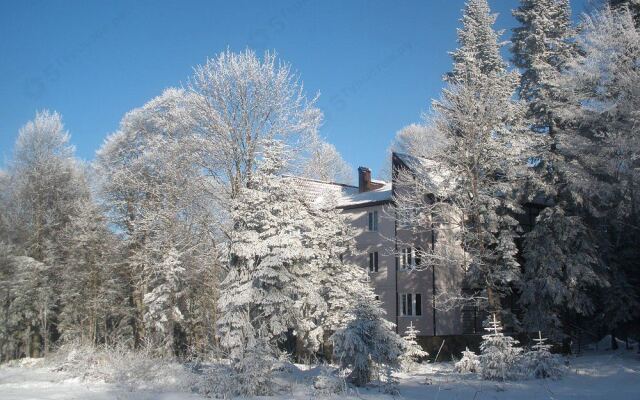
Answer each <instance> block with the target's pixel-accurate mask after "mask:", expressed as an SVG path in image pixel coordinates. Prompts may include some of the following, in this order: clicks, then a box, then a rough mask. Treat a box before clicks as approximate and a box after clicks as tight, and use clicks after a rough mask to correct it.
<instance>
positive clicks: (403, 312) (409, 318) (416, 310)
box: [298, 153, 477, 352]
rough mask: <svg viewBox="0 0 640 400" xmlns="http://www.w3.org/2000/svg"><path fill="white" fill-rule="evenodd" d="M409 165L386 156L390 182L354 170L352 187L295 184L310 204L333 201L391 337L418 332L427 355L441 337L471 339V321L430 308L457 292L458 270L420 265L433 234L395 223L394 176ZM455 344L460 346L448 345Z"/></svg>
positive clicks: (465, 315)
mask: <svg viewBox="0 0 640 400" xmlns="http://www.w3.org/2000/svg"><path fill="white" fill-rule="evenodd" d="M410 159H411V157H409V156H406V155H403V154H398V153H394V154H393V155H392V171H393V172H392V180H391V182H383V181H378V180H374V179H372V178H371V171H370V170H369V169H368V168H366V167H360V168H358V186H351V185H344V184H336V183H329V182H322V181H317V180H311V179H303V178H298V179H300V181H301V185H300V186H301V188H302V190H303V191H305V192H306V193H307V195H308V196H309V197H310V198H317V197H318V196H320V195H321V193H323V192H326V191H327V190H328V191H333V193H334V194H337V195H338V198H339V199H340V200H339V202H338V208H340V209H342V210H343V212H344V214H346V215H347V216H348V220H349V221H350V222H351V224H352V225H353V227H354V228H355V230H356V233H357V235H356V247H357V250H358V251H357V253H356V254H355V255H353V256H350V257H352V260H351V261H353V262H354V263H355V264H357V265H361V266H362V268H364V269H365V270H366V271H367V272H368V273H369V278H370V280H371V283H372V285H373V286H374V289H375V293H376V296H377V297H378V298H379V300H381V302H382V304H383V307H384V309H385V311H386V313H387V318H388V319H389V320H390V321H391V322H393V323H394V324H396V327H397V328H396V329H397V331H398V332H399V333H403V332H404V331H405V329H406V328H407V327H408V326H409V324H413V326H414V327H416V328H417V329H418V330H420V332H421V339H422V342H423V345H425V347H427V349H428V350H429V351H430V352H433V348H434V347H435V350H436V351H437V350H438V346H440V345H441V344H442V338H444V337H455V336H460V335H463V334H466V333H475V332H476V330H477V329H476V326H477V324H476V323H475V322H476V321H477V318H476V319H474V320H473V322H472V327H471V328H470V327H469V323H468V320H469V312H468V311H469V310H466V312H462V310H460V309H455V308H454V309H450V310H443V309H439V307H437V306H436V296H437V295H438V294H440V293H443V292H444V291H454V292H456V293H459V292H460V290H461V285H462V278H463V276H462V270H461V269H460V268H452V269H451V270H450V271H443V270H438V269H436V268H429V266H428V265H424V264H423V262H422V260H421V259H420V256H417V255H418V254H419V253H420V252H421V250H425V249H434V247H435V246H437V237H436V233H435V232H433V231H429V230H426V231H424V232H421V233H420V234H419V235H417V234H415V233H413V232H412V231H411V230H409V229H404V228H403V226H402V224H401V223H399V219H398V215H397V210H396V208H395V207H394V201H393V199H394V195H395V194H397V193H398V191H400V190H402V187H401V185H399V184H398V182H397V180H396V179H397V176H398V174H397V172H398V171H399V170H401V169H410V162H409V161H410ZM472 312H474V311H473V310H472ZM465 320H466V321H467V323H464V321H465ZM465 328H466V329H465ZM430 338H431V339H430ZM451 341H452V340H450V342H451ZM456 341H457V342H460V340H459V339H457V340H453V342H456ZM454 347H460V346H454ZM454 347H450V348H449V351H453V350H454ZM462 349H464V347H462ZM455 350H458V349H457V348H455Z"/></svg>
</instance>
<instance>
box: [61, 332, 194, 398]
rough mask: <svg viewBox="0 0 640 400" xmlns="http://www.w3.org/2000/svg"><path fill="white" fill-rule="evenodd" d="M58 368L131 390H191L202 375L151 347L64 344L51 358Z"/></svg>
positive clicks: (86, 378) (84, 377)
mask: <svg viewBox="0 0 640 400" xmlns="http://www.w3.org/2000/svg"><path fill="white" fill-rule="evenodd" d="M48 363H50V364H51V366H52V369H53V370H55V371H61V372H67V373H69V374H70V375H72V376H76V377H80V378H82V379H85V380H89V381H93V380H97V381H104V382H107V383H113V384H116V385H119V386H123V387H125V388H127V389H129V390H134V389H153V390H158V391H167V390H179V391H180V390H191V387H192V386H193V385H194V384H195V383H196V381H197V380H198V379H199V376H198V375H197V374H195V373H194V372H193V371H192V370H190V369H189V368H187V367H186V366H185V365H184V364H182V363H180V362H178V361H177V360H174V359H172V358H163V357H157V356H155V355H154V352H153V351H151V350H150V349H149V348H143V349H140V350H137V351H132V350H130V349H128V348H125V347H115V348H107V347H94V346H91V345H83V344H79V343H69V344H66V345H63V346H61V347H60V348H59V349H58V351H57V352H56V353H54V354H53V355H52V356H51V358H50V359H49V360H48Z"/></svg>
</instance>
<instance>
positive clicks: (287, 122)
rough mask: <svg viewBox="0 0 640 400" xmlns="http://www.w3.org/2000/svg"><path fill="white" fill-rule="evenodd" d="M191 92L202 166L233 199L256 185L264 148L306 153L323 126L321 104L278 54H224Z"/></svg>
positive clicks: (199, 69) (198, 74) (200, 72)
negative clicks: (282, 146) (274, 144)
mask: <svg viewBox="0 0 640 400" xmlns="http://www.w3.org/2000/svg"><path fill="white" fill-rule="evenodd" d="M188 91H189V93H190V94H191V96H189V99H190V102H191V110H192V116H193V118H194V121H195V126H194V132H196V133H197V137H198V139H199V140H198V141H197V142H196V143H195V145H196V151H197V154H199V158H198V162H199V164H200V165H201V166H202V167H203V168H204V169H205V170H206V172H207V173H208V174H210V175H211V176H212V177H213V178H214V179H216V180H217V181H218V182H220V184H221V185H220V187H221V190H224V191H225V193H226V194H228V196H230V197H235V196H236V195H237V194H238V193H239V192H240V190H241V188H243V187H246V186H247V183H248V182H250V181H251V175H252V174H253V172H254V170H255V168H256V164H255V162H256V159H257V158H258V156H259V154H260V153H261V152H262V149H261V148H260V146H261V145H262V144H263V143H265V142H266V141H268V140H272V139H277V140H281V141H285V142H286V143H287V144H288V145H289V146H291V147H292V148H296V149H298V148H305V147H306V145H307V144H309V142H310V140H312V139H313V138H314V137H315V136H316V133H317V130H318V127H319V124H320V122H321V120H322V114H321V112H320V111H319V110H318V108H316V107H315V102H316V98H313V99H308V98H307V97H306V95H305V93H304V91H303V85H302V83H301V82H300V79H299V77H298V76H297V75H296V74H294V73H293V72H292V71H291V66H290V65H289V64H287V63H285V62H282V61H279V60H278V59H277V57H276V55H275V54H274V53H269V52H267V53H265V55H264V57H262V58H260V57H258V56H257V55H256V54H255V53H254V52H253V51H251V50H245V51H243V52H241V53H233V52H231V51H230V50H227V51H225V52H222V53H220V54H219V55H218V56H217V57H215V58H212V59H208V60H207V62H206V63H205V64H204V65H198V66H196V67H195V72H194V75H193V77H192V78H191V79H190V81H189V85H188Z"/></svg>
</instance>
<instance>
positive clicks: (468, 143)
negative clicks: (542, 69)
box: [427, 0, 527, 311]
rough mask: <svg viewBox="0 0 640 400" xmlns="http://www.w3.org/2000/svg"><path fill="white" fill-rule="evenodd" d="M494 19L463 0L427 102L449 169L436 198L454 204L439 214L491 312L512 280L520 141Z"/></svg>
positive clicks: (512, 77) (519, 111) (517, 110)
mask: <svg viewBox="0 0 640 400" xmlns="http://www.w3.org/2000/svg"><path fill="white" fill-rule="evenodd" d="M494 22H495V15H492V14H491V12H490V10H489V6H488V4H487V2H486V0H471V1H468V2H467V3H466V5H465V8H464V15H463V18H462V25H463V26H462V28H460V29H459V30H458V43H459V47H458V49H457V50H456V51H454V52H453V53H452V54H453V60H454V68H453V72H451V73H450V74H449V75H448V76H447V77H446V80H447V82H448V83H449V86H448V87H447V88H446V89H445V90H444V91H443V93H442V98H441V100H439V101H435V102H434V103H433V108H434V110H435V115H434V118H433V120H434V123H435V128H436V129H438V130H439V131H441V132H442V133H443V135H444V137H445V138H446V141H445V142H446V143H447V144H446V146H444V148H443V149H442V151H441V152H440V154H439V157H438V159H439V162H442V164H443V165H442V168H441V169H443V170H445V171H452V175H453V176H455V178H450V179H448V180H446V182H445V183H446V184H447V185H448V186H449V188H448V191H447V194H446V199H445V198H443V199H439V201H438V202H447V203H448V204H453V205H454V206H455V207H456V208H457V209H458V210H459V213H458V214H452V213H451V212H448V215H441V217H442V218H444V219H445V220H447V221H451V223H454V224H457V226H458V227H459V229H460V230H461V234H460V240H461V242H462V247H463V248H464V249H465V251H466V253H467V254H466V257H465V258H466V260H467V261H466V263H465V270H467V278H468V285H469V287H471V288H473V289H476V290H478V291H481V290H484V291H486V297H487V298H488V303H489V307H490V308H491V310H493V311H496V310H500V309H501V305H500V297H501V296H503V295H505V294H508V293H510V290H511V287H512V285H514V284H516V283H517V282H518V281H519V275H520V270H519V266H518V263H517V260H516V258H515V249H516V247H515V245H514V244H513V240H514V239H515V237H516V227H517V225H518V224H517V221H516V220H515V218H514V217H513V216H514V215H515V214H516V213H518V212H521V209H520V206H519V204H518V202H517V199H516V196H515V195H516V188H517V186H518V185H519V177H521V176H522V175H523V173H524V172H523V170H524V167H525V164H526V162H525V161H526V160H525V159H526V156H524V155H523V153H524V152H523V149H524V148H525V147H526V145H527V143H526V141H525V140H524V139H525V138H524V136H523V135H522V133H523V132H524V125H523V121H522V120H523V118H522V116H523V111H524V110H523V107H522V104H521V103H519V102H516V101H514V100H513V95H514V92H515V89H516V87H517V84H518V74H517V72H515V71H513V72H509V71H507V68H506V63H505V62H504V60H503V59H502V56H501V54H500V43H499V42H498V39H499V36H500V35H499V34H500V32H496V31H494V29H493V26H492V25H493V23H494ZM442 208H443V209H444V208H445V207H442ZM433 209H434V207H431V210H433ZM452 215H464V218H454V217H452ZM427 220H430V219H427Z"/></svg>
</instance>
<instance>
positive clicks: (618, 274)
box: [559, 6, 640, 333]
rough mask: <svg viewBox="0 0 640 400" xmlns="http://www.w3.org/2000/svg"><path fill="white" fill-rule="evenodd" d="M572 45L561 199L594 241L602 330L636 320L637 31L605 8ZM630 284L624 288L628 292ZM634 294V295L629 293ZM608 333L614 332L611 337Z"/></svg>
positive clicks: (625, 16)
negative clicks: (601, 270) (575, 49)
mask: <svg viewBox="0 0 640 400" xmlns="http://www.w3.org/2000/svg"><path fill="white" fill-rule="evenodd" d="M577 43H578V45H579V46H580V48H581V53H580V55H579V56H578V57H576V58H575V59H574V60H573V61H572V63H571V64H570V65H569V69H568V71H567V72H566V73H565V74H564V79H563V89H564V90H565V92H566V94H567V96H568V97H569V99H570V102H569V103H568V106H567V107H565V109H564V117H565V118H566V119H567V120H568V121H569V122H570V123H571V124H570V126H569V127H568V128H567V129H566V130H565V132H563V135H562V136H561V137H560V146H559V151H561V152H562V154H563V156H564V157H565V158H566V159H567V162H566V163H565V164H564V165H563V169H564V170H566V171H567V174H568V175H569V177H570V179H568V180H567V191H569V192H570V194H571V199H572V201H573V203H572V204H575V206H576V207H577V208H578V211H579V212H580V214H579V215H581V216H583V219H584V221H585V222H586V223H587V227H588V229H589V230H590V232H592V233H593V234H594V235H595V236H596V241H597V242H598V243H599V248H600V256H601V257H602V259H603V261H604V264H605V265H606V267H607V268H606V269H607V272H608V273H607V276H606V278H607V280H608V281H609V283H611V284H612V287H606V285H605V286H602V289H603V290H601V291H600V293H599V297H600V299H601V300H600V301H599V302H598V304H599V305H603V306H604V307H603V309H602V312H601V313H599V314H600V315H601V316H602V318H601V319H600V322H601V323H602V325H603V326H606V327H607V328H609V329H611V330H612V331H613V330H615V328H616V327H618V326H620V325H621V324H624V323H626V322H627V321H629V320H631V319H633V318H634V317H637V316H638V315H640V303H639V302H638V299H639V296H640V293H639V291H638V287H639V283H640V274H639V273H638V268H636V267H635V265H636V260H637V259H638V257H640V251H639V248H638V246H636V245H635V244H634V243H637V242H638V240H639V238H640V229H638V226H640V212H639V211H638V210H639V209H640V208H639V207H638V205H639V204H640V192H639V191H638V190H637V187H638V182H639V181H640V174H639V171H640V169H639V168H638V165H639V164H638V160H640V140H638V135H637V126H638V123H639V122H640V120H639V119H638V113H637V110H638V108H639V107H640V95H639V94H638V89H637V88H638V87H639V86H640V70H639V69H638V60H640V31H639V30H638V29H637V28H636V26H635V23H634V20H633V16H632V15H631V13H630V12H629V11H628V10H627V9H626V8H620V9H614V10H612V9H610V8H609V7H608V6H605V7H604V8H603V9H601V10H599V11H597V12H595V13H594V14H593V15H591V16H588V17H585V19H584V21H583V23H582V25H581V32H580V35H579V36H578V37H577ZM627 283H629V284H627ZM634 287H635V290H633V289H632V288H634ZM612 333H613V332H612Z"/></svg>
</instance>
